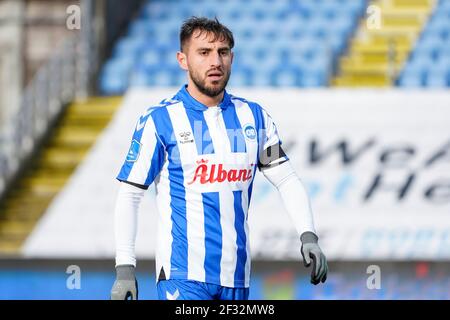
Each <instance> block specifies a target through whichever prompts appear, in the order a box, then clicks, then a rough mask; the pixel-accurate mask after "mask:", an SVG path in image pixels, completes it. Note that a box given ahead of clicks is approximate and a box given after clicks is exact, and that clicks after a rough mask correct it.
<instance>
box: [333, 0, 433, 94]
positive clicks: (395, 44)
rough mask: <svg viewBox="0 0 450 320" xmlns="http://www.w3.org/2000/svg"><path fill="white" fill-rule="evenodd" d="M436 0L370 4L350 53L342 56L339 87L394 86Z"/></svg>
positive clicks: (385, 0)
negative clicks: (366, 16) (367, 16)
mask: <svg viewBox="0 0 450 320" xmlns="http://www.w3.org/2000/svg"><path fill="white" fill-rule="evenodd" d="M434 3H435V1H434V0H411V1H404V0H378V1H372V2H371V3H370V6H369V7H368V15H371V17H370V18H368V19H363V20H361V22H360V24H359V28H358V31H357V32H356V33H355V37H354V39H353V40H352V42H351V45H350V47H349V51H348V54H347V55H345V56H343V57H342V58H341V59H340V64H339V68H338V72H337V77H335V78H334V79H333V81H332V83H333V84H334V85H337V86H367V87H373V86H382V87H385V86H391V85H393V84H394V83H395V79H396V77H397V75H398V74H399V72H400V70H402V68H403V65H404V62H405V60H406V59H407V58H408V56H409V53H410V51H411V50H412V49H413V48H414V43H415V42H416V39H417V38H418V37H419V35H420V33H421V31H422V29H423V27H424V25H426V23H427V20H428V17H429V15H430V13H431V12H432V10H433V7H434Z"/></svg>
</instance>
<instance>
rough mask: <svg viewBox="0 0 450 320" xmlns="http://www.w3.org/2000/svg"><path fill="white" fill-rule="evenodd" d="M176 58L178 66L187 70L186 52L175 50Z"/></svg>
mask: <svg viewBox="0 0 450 320" xmlns="http://www.w3.org/2000/svg"><path fill="white" fill-rule="evenodd" d="M177 60H178V64H179V65H180V68H181V69H183V70H185V71H187V70H188V66H187V57H186V54H185V53H183V52H181V51H178V52H177Z"/></svg>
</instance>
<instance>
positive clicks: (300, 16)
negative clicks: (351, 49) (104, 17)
mask: <svg viewBox="0 0 450 320" xmlns="http://www.w3.org/2000/svg"><path fill="white" fill-rule="evenodd" d="M366 4H367V0H279V1H271V0H264V1H263V0H230V1H220V0H185V1H167V0H166V1H164V0H153V1H150V0H149V1H146V2H145V4H144V6H143V7H142V10H141V12H140V14H138V15H137V17H136V19H135V20H134V21H132V22H131V23H130V26H129V28H128V30H127V33H126V36H125V37H124V38H122V39H121V40H119V41H118V42H117V44H116V45H115V47H114V49H113V54H112V59H113V60H116V59H119V60H121V59H129V60H131V61H133V64H132V65H131V66H128V69H127V72H128V73H126V74H127V77H126V79H127V81H122V83H120V86H119V84H118V83H116V84H114V83H112V84H111V83H107V80H105V79H103V78H105V77H106V75H108V74H112V73H113V72H112V71H107V70H106V69H110V68H111V67H108V64H107V63H106V64H105V65H104V67H103V69H105V70H102V72H101V77H102V79H103V80H102V79H99V81H100V83H101V84H102V83H104V84H105V85H106V86H108V87H107V88H105V90H107V91H113V89H114V90H118V88H123V87H124V86H126V85H128V82H129V83H130V85H131V86H135V85H136V86H141V85H148V86H153V85H154V86H158V85H173V84H174V83H176V82H177V81H178V80H176V78H177V77H174V79H175V80H174V79H170V77H168V75H167V72H165V71H164V70H160V69H159V68H161V67H162V66H164V67H165V68H168V69H170V70H173V69H174V68H175V67H176V68H178V69H179V67H178V65H177V62H176V59H175V52H176V51H177V50H178V49H179V44H178V41H179V40H178V32H179V28H180V25H181V21H183V20H184V19H185V18H187V17H189V16H192V15H206V16H208V17H210V18H212V17H214V16H217V17H219V20H220V21H221V22H223V23H224V24H226V25H227V26H229V27H230V29H231V30H232V32H233V33H234V36H235V39H236V48H235V50H234V51H235V62H236V63H238V65H237V66H236V68H235V69H234V74H233V76H236V80H233V77H232V78H231V80H230V84H231V83H234V84H235V85H237V84H242V85H246V86H247V85H263V86H266V85H271V84H272V85H277V86H279V85H287V86H308V87H309V86H314V85H317V86H322V85H326V84H327V83H328V74H329V70H330V68H331V67H332V65H333V62H334V61H335V60H336V59H337V56H338V55H340V54H341V53H342V52H344V51H345V49H346V45H347V41H348V39H349V37H351V35H352V33H353V30H355V28H356V26H357V21H358V19H359V17H360V16H361V15H362V14H363V9H364V7H365V5H366ZM243 8H245V10H243ZM440 19H441V20H442V18H438V20H436V21H438V22H435V25H433V26H432V27H429V29H430V30H431V31H432V32H431V33H432V34H438V35H439V36H440V37H441V38H443V39H444V40H445V39H446V37H447V35H448V34H447V33H448V30H447V29H445V24H444V23H443V22H440V21H441V20H440ZM442 21H443V20H442ZM427 41H428V42H430V40H426V41H425V43H427ZM435 47H436V46H433V47H431V48H435ZM426 48H430V47H429V46H426ZM424 50H425V49H424ZM427 50H428V49H427ZM430 50H434V51H433V52H434V58H435V59H436V58H439V57H440V56H441V55H442V50H443V49H442V46H441V47H439V48H437V47H436V48H435V49H430ZM237 60H239V62H237ZM116 63H117V62H114V63H112V64H113V65H114V64H116ZM280 64H285V67H284V68H280ZM288 68H292V70H291V71H289V70H287V69H288ZM131 70H132V71H131ZM130 74H131V77H130ZM298 74H301V77H297V75H298ZM128 78H129V79H130V80H129V81H128ZM111 82H113V81H111ZM124 83H126V85H124ZM114 85H115V87H114Z"/></svg>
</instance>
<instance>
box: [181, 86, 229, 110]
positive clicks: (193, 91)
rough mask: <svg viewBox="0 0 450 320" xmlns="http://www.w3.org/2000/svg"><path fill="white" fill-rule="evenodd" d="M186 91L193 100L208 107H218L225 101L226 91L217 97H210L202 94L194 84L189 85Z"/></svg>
mask: <svg viewBox="0 0 450 320" xmlns="http://www.w3.org/2000/svg"><path fill="white" fill-rule="evenodd" d="M186 89H187V91H188V92H189V94H190V95H191V97H192V98H194V99H195V100H197V101H198V102H201V103H202V104H204V105H205V106H207V107H216V106H217V105H218V104H219V103H220V102H221V101H222V100H223V95H224V91H222V92H221V93H220V94H219V95H217V96H215V97H210V96H207V95H206V94H204V93H202V92H200V90H198V89H197V87H196V86H195V85H193V84H188V86H187V88H186Z"/></svg>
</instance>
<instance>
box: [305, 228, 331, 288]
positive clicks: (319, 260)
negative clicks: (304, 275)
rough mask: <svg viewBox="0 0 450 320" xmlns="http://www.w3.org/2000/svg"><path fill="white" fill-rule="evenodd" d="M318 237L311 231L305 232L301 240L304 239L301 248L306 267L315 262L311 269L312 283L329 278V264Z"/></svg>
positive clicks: (315, 283)
mask: <svg viewBox="0 0 450 320" xmlns="http://www.w3.org/2000/svg"><path fill="white" fill-rule="evenodd" d="M318 239H319V238H318V237H317V236H316V235H315V234H314V233H313V232H310V231H307V232H304V233H303V234H302V235H301V237H300V240H301V241H302V247H301V249H300V251H301V253H302V256H303V264H304V265H305V267H309V266H310V265H311V260H312V263H313V266H312V270H311V283H312V284H314V285H317V284H318V283H320V282H322V283H324V282H325V280H327V273H328V265H327V258H326V257H325V255H324V254H323V253H322V250H321V249H320V247H319V245H318V243H317V241H318Z"/></svg>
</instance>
